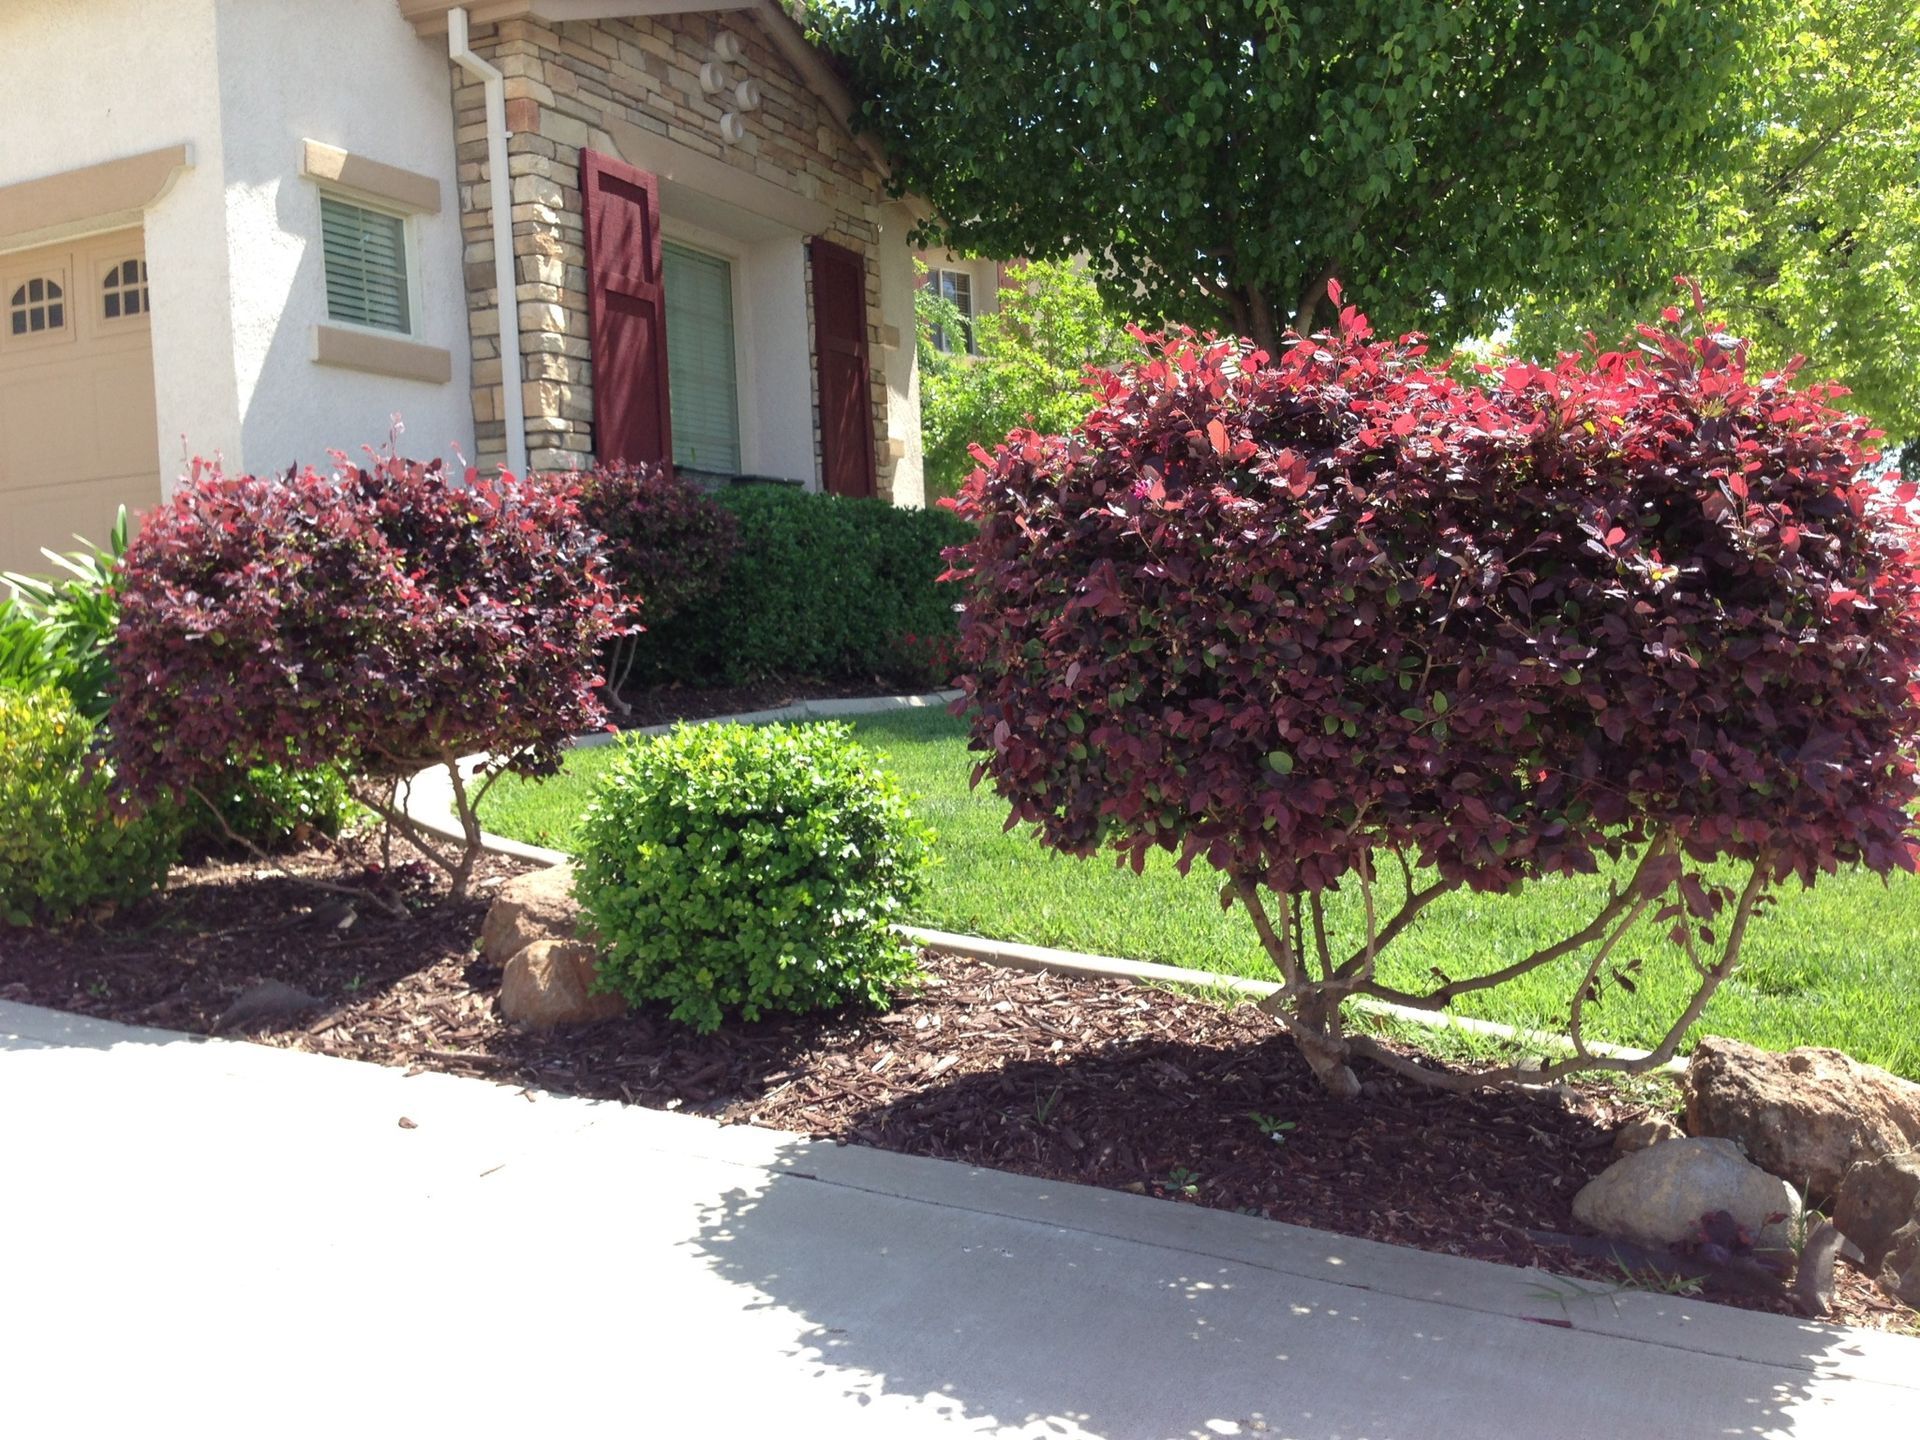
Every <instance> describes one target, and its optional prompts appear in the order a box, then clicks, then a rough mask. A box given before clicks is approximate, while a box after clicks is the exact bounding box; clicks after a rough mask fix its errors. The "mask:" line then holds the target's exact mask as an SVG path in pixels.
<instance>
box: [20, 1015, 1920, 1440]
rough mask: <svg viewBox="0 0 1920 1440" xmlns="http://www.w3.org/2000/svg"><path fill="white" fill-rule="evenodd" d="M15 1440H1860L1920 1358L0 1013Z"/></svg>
mask: <svg viewBox="0 0 1920 1440" xmlns="http://www.w3.org/2000/svg"><path fill="white" fill-rule="evenodd" d="M0 1236H4V1240H3V1241H0V1243H3V1244H4V1246H5V1252H4V1255H5V1259H4V1268H3V1269H0V1277H3V1283H0V1423H4V1427H5V1429H6V1432H7V1433H8V1434H17V1435H21V1436H29V1435H31V1436H55V1435H58V1436H67V1435H75V1436H78V1435H85V1436H92V1435H134V1434H172V1433H191V1434H195V1435H208V1436H227V1435H233V1436H247V1437H250V1440H251V1437H255V1436H259V1435H273V1436H303V1435H322V1434H325V1435H330V1436H332V1435H341V1434H354V1435H368V1436H386V1435H412V1436H440V1435H463V1436H466V1435H473V1436H494V1435H500V1436H506V1435H514V1436H523V1435H527V1434H533V1433H543V1434H553V1435H569V1434H571V1435H593V1436H603V1435H607V1436H611V1435H623V1436H634V1437H636V1440H641V1437H644V1440H681V1437H705V1436H714V1437H736V1436H737V1437H748V1436H751V1437H760V1436H778V1437H781V1440H789V1437H814V1436H819V1437H832V1440H917V1437H921V1436H950V1435H979V1436H1019V1437H1042V1436H1047V1437H1062V1440H1076V1437H1089V1436H1098V1437H1103V1440H1163V1437H1193V1440H1200V1437H1212V1436H1233V1435H1239V1436H1251V1435H1258V1436H1272V1437H1298V1440H1336V1437H1338V1440H1355V1437H1373V1440H1388V1437H1405V1440H1499V1437H1507V1436H1512V1437H1526V1440H1575V1437H1588V1436H1592V1437H1607V1440H1634V1437H1648V1440H1691V1437H1702V1440H1704V1437H1709V1436H1734V1435H1739V1436H1796V1437H1825V1436H1835V1437H1842V1436H1844V1437H1849V1440H1859V1437H1876V1436H1881V1435H1887V1436H1891V1435H1896V1434H1904V1433H1909V1432H1910V1429H1911V1426H1912V1422H1913V1417H1914V1416H1915V1415H1916V1414H1920V1341H1915V1340H1907V1339H1901V1338H1897V1337H1888V1336H1882V1335H1873V1334H1865V1333H1860V1332H1852V1331H1846V1330H1841V1329H1836V1328H1833V1327H1828V1326H1820V1325H1811V1324H1803V1323H1800V1322H1796V1321H1792V1320H1785V1319H1780V1318H1776V1317H1771V1316H1761V1315H1754V1314H1749V1313H1746V1312H1742V1311H1736V1310H1729V1309H1725V1308H1722V1307H1719V1306H1714V1305H1707V1304H1702V1303H1699V1302H1696V1301H1688V1300H1676V1299H1671V1298H1668V1297H1664V1296H1655V1295H1646V1294H1638V1293H1609V1292H1606V1291H1603V1290H1599V1289H1597V1288H1595V1287H1583V1286H1579V1285H1575V1284H1573V1283H1572V1282H1568V1281H1565V1280H1560V1279H1557V1278H1553V1277H1548V1276H1543V1275H1539V1274H1535V1273H1532V1272H1527V1271H1520V1270H1513V1269H1508V1268H1505V1267H1501V1266H1496V1265H1488V1264H1482V1263H1480V1262H1477V1261H1468V1260H1457V1259H1452V1258H1449V1257H1445V1256H1437V1255H1427V1254H1423V1253H1420V1252H1417V1251H1409V1250H1400V1249H1396V1248H1392V1247H1387V1246H1381V1245H1374V1244H1370V1243H1368V1242H1365V1241H1358V1240H1348V1239H1343V1238H1341V1237H1338V1236H1332V1235H1326V1234H1320V1233H1317V1232H1314V1231H1310V1230H1302V1229H1298V1228H1296V1227H1293V1226H1288V1225H1278V1224H1273V1223H1270V1222H1267V1221H1262V1220H1256V1219H1250V1218H1247V1217H1243V1216H1238V1215H1230V1214H1224V1213H1220V1212H1217V1211H1208V1210H1201V1209H1198V1208H1196V1207H1193V1206H1186V1205H1177V1204H1173V1203H1170V1202H1166V1201H1159V1200H1150V1199H1145V1198H1141V1197H1136V1196H1131V1195H1122V1194H1114V1193H1111V1192H1107V1191H1100V1190H1090V1189H1084V1188H1081V1187H1078V1186H1073V1185H1057V1184H1048V1183H1044V1182H1041V1181H1035V1180H1028V1179H1022V1178H1020V1177H1017V1176H1010V1175H1003V1174H998V1173H995V1172H991V1171H981V1170H974V1169H969V1168H967V1167H964V1166H960V1165H955V1164H950V1163H946V1162H941V1161H933V1160H919V1159H912V1158H908V1157H904V1156H898V1155H889V1154H883V1153H880V1152H877V1151H871V1150H862V1149H857V1148H840V1147H836V1146H833V1145H830V1144H816V1143H812V1142H809V1141H806V1140H804V1139H800V1138H798V1137H795V1136H791V1135H785V1134H780V1133H777V1132H774V1131H767V1130H757V1129H750V1128H745V1127H739V1128H731V1129H729V1128H722V1127H720V1126H718V1125H716V1124H714V1123H713V1122H711V1121H708V1120H705V1119H700V1118H696V1117H690V1116H685V1115H673V1114H665V1113H661V1112H655V1111H647V1110H640V1109H634V1108H629V1107H624V1106H619V1105H604V1104H593V1103H589V1102H585V1101H579V1100H569V1099H561V1098H557V1097H553V1096H548V1095H539V1094H528V1093H525V1092H519V1091H515V1090H512V1089H508V1088H505V1087H501V1086H496V1085H492V1084H489V1083H487V1082H484V1081H476V1080H461V1079H454V1078H451V1077H448V1076H443V1075H435V1074H420V1075H414V1076H411V1077H409V1076H407V1075H405V1074H404V1073H402V1072H401V1071H398V1070H390V1069H382V1068H380V1067H377V1066H371V1065H361V1064H356V1063H353V1062H350V1061H342V1060H333V1059H327V1058H324V1057H319V1056H313V1055H306V1054H300V1053H295V1052H289V1051H283V1050H274V1049H269V1048H266V1047H264V1046H257V1045H250V1044H244V1043H235V1042H226V1041H218V1040H213V1041H208V1040H197V1039H191V1038H189V1037H186V1036H182V1035H176V1034H170V1033H167V1032H163V1031H152V1030H133V1029H129V1028H126V1027H124V1026H117V1025H108V1024H103V1023H100V1022H95V1021H88V1020H82V1019H77V1018H75V1017H71V1016H66V1015H61V1014H57V1013H55V1012H52V1011H47V1010H39V1009H34V1008H31V1007H28V1006H22V1005H10V1004H0Z"/></svg>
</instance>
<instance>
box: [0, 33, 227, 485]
mask: <svg viewBox="0 0 1920 1440" xmlns="http://www.w3.org/2000/svg"><path fill="white" fill-rule="evenodd" d="M216 46H217V38H216V28H215V17H214V0H168V4H167V5H166V7H165V16H164V23H162V20H161V17H160V16H159V13H158V11H157V9H156V7H155V6H154V5H153V4H152V3H151V0H85V3H81V0H6V3H4V4H0V57H4V60H0V76H3V77H4V82H5V83H4V84H0V185H11V184H14V183H16V182H19V181H24V180H36V179H40V178H42V177H45V176H49V175H55V174H58V173H60V172H62V171H67V170H75V169H79V168H81V167H83V166H87V165H97V164H100V163H102V162H105V161H109V160H118V159H121V158H124V157H126V156H130V155H137V154H141V153H143V152H146V151H150V150H156V149H159V148H161V147H163V146H167V145H175V144H181V143H185V144H187V145H188V146H190V147H191V151H192V157H193V165H192V167H191V168H190V169H188V170H187V171H186V172H185V173H184V174H182V175H181V176H180V177H179V179H178V180H177V181H175V183H174V184H173V186H172V187H171V188H170V189H169V190H168V191H167V192H166V194H165V195H164V196H162V197H161V199H160V200H159V202H158V203H156V204H155V205H154V206H153V207H152V208H151V209H149V210H148V211H147V212H146V215H145V230H146V253H147V270H148V276H149V294H150V296H151V298H152V302H153V323H152V331H153V363H154V391H155V402H156V403H155V408H156V413H157V416H158V421H157V424H158V431H159V434H158V436H157V441H158V446H159V455H160V464H161V474H162V476H163V477H165V478H166V479H168V480H171V479H172V477H173V476H174V474H175V473H176V472H177V470H178V468H179V462H180V459H181V451H182V444H183V440H182V437H183V436H184V437H185V441H184V443H185V444H186V445H187V446H189V447H191V448H192V449H194V450H197V451H200V452H201V453H204V454H212V453H214V452H216V451H222V452H225V453H226V454H227V455H228V456H229V457H230V458H231V457H235V456H238V455H239V454H240V450H241V445H240V439H241V437H240V424H239V404H238V400H237V386H236V382H235V376H234V363H233V353H232V344H231V339H230V334H229V330H228V326H227V323H226V316H227V313H228V304H229V289H228V256H227V248H226V237H225V233H224V231H225V223H224V215H223V208H222V179H221V176H222V163H223V154H222V148H221V134H220V105H219V96H218V93H217V91H216V89H215V87H214V86H213V84H212V83H211V77H212V75H213V73H214V65H215V55H216ZM138 223H140V218H139V217H138V216H124V215H123V216H115V217H111V218H103V219H102V220H101V221H100V222H99V223H83V224H79V225H73V226H68V227H66V228H65V230H64V231H63V232H56V233H52V234H46V233H42V234H41V235H39V236H37V237H35V238H32V239H31V240H30V242H29V243H32V244H41V243H46V242H48V241H52V240H56V239H64V238H67V236H68V235H74V234H82V233H86V232H89V231H92V230H111V229H118V228H121V227H123V226H126V225H128V224H138ZM13 243H14V242H12V241H9V242H8V245H9V247H10V248H11V246H12V244H13Z"/></svg>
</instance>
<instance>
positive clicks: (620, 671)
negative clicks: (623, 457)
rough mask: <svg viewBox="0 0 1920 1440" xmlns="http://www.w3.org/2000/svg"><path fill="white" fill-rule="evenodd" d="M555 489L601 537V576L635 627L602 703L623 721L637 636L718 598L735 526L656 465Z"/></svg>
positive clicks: (604, 468) (736, 537) (575, 479)
mask: <svg viewBox="0 0 1920 1440" xmlns="http://www.w3.org/2000/svg"><path fill="white" fill-rule="evenodd" d="M558 483H560V484H561V485H563V486H567V487H571V488H574V489H577V491H578V493H579V497H580V514H581V517H582V518H583V519H585V520H586V522H587V523H588V524H589V525H591V526H593V528H594V529H596V530H598V531H599V532H600V534H601V535H602V536H603V537H605V551H606V560H607V577H608V579H609V580H611V581H612V583H613V585H614V587H615V589H617V590H618V591H619V592H620V594H621V596H622V597H623V598H624V599H625V600H626V601H627V603H628V606H629V609H630V616H631V618H632V619H633V620H634V622H635V623H634V624H633V625H632V627H631V628H630V630H629V631H628V633H627V634H626V635H624V636H623V637H622V638H621V640H620V641H619V643H618V644H617V645H616V646H615V648H614V651H613V654H612V657H611V662H612V663H611V664H610V666H609V671H610V674H611V676H612V682H613V683H612V684H611V686H610V687H609V693H608V700H609V702H610V703H611V704H613V705H614V706H615V707H617V708H619V709H620V711H621V713H623V714H624V713H626V708H625V704H624V702H623V701H622V700H621V698H620V693H619V692H620V689H621V687H622V686H623V685H624V684H625V682H626V678H627V675H628V674H629V672H630V671H631V670H632V668H633V662H634V658H635V654H636V649H635V645H636V639H637V636H638V635H639V633H640V632H641V631H642V630H645V629H646V628H647V627H648V626H651V625H659V624H664V623H665V622H666V621H668V620H671V619H672V618H673V617H674V616H675V615H678V614H679V613H680V612H681V611H682V610H685V609H688V608H689V607H692V606H697V605H699V604H702V603H704V602H705V601H708V600H711V599H712V598H713V597H714V596H716V595H718V594H719V593H720V590H721V587H722V586H723V585H725V584H726V580H727V572H728V571H729V569H731V567H732V565H733V559H734V555H735V552H736V551H737V550H738V549H739V546H740V523H739V521H738V520H737V519H736V518H735V516H734V513H733V512H732V511H731V510H729V509H727V507H726V506H724V505H722V504H721V503H720V502H719V501H718V500H715V499H714V498H713V497H712V496H711V495H709V494H707V492H706V491H704V490H702V489H701V488H700V487H699V486H698V485H696V484H694V482H693V481H691V480H688V479H686V478H685V477H684V476H682V475H680V474H678V473H677V472H675V471H674V470H673V469H672V468H671V467H668V466H664V465H624V464H621V465H601V466H596V467H595V468H593V469H592V470H588V471H585V472H582V473H579V474H572V475H564V476H561V477H559V480H558Z"/></svg>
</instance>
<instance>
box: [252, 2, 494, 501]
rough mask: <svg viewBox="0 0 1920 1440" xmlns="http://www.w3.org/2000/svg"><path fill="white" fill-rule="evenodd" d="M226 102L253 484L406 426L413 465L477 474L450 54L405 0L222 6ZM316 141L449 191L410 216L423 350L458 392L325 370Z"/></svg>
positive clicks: (381, 438)
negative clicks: (319, 332) (306, 167)
mask: <svg viewBox="0 0 1920 1440" xmlns="http://www.w3.org/2000/svg"><path fill="white" fill-rule="evenodd" d="M217 14H218V44H219V56H220V69H219V75H220V81H219V100H220V112H221V117H222V132H223V135H224V137H225V144H224V167H225V172H226V173H225V179H226V189H225V197H224V199H225V209H226V228H227V250H228V257H229V268H230V273H231V275H232V277H233V281H232V317H233V320H232V329H231V349H232V355H233V360H232V364H233V369H234V375H235V385H236V389H237V393H238V397H239V406H240V409H241V411H242V413H243V414H244V415H245V417H246V418H245V424H244V431H243V438H242V448H243V450H244V453H245V455H246V461H247V464H248V465H249V466H250V467H252V468H255V469H262V468H269V469H281V468H285V467H286V466H287V465H289V464H292V463H293V462H295V461H301V462H312V463H315V464H320V465H324V464H325V463H326V451H327V450H328V449H330V448H338V449H344V450H347V451H349V452H357V451H358V449H359V447H361V446H362V445H379V444H382V443H384V442H385V441H386V439H387V435H388V431H389V428H390V427H391V425H392V423H393V418H394V417H395V416H396V415H397V416H399V417H400V419H401V421H402V422H403V423H404V425H405V428H406V434H405V437H404V439H403V440H402V441H401V449H402V450H403V452H404V453H406V454H409V455H412V456H415V457H417V458H427V457H430V456H435V455H438V456H444V457H449V458H450V457H451V455H452V452H453V451H454V449H455V448H456V447H457V448H458V449H459V451H460V452H461V453H463V454H465V456H466V457H467V458H468V459H469V460H471V459H472V458H473V456H474V447H473V413H472V409H471V406H470V404H469V401H468V388H469V383H470V380H469V363H468V354H469V351H468V344H467V317H466V297H465V285H464V282H463V278H462V272H461V240H460V217H459V203H458V196H457V194H456V193H455V189H454V183H453V119H452V110H451V104H450V98H449V97H450V82H449V78H448V74H447V59H446V41H445V40H444V38H443V39H439V40H432V39H423V38H421V37H419V36H417V35H415V34H414V31H413V27H412V26H411V25H409V24H407V23H406V21H405V20H404V19H403V18H402V17H401V15H400V12H399V9H398V7H396V6H395V5H394V3H393V0H325V3H323V4H316V3H314V0H217ZM305 140H318V141H321V142H323V143H325V144H328V145H333V146H336V147H338V148H340V149H342V150H346V151H348V152H350V153H352V154H355V155H363V156H365V157H367V158H368V159H371V160H375V161H379V162H380V163H382V164H386V165H394V166H398V167H400V168H401V169H404V170H410V171H414V172H417V173H420V174H425V175H431V176H433V177H434V178H436V179H438V180H439V181H440V185H441V197H440V211H439V213H438V214H422V215H416V216H415V217H413V218H412V219H411V220H410V221H409V224H410V225H411V227H412V230H413V246H414V250H413V258H414V260H415V263H416V269H417V273H418V282H419V283H418V286H417V291H416V293H417V296H418V301H419V313H418V314H417V316H416V317H415V320H414V327H415V332H416V333H415V335H414V337H413V338H414V339H416V340H418V341H420V342H421V343H423V344H426V345H431V346H436V347H439V348H442V349H445V350H447V351H448V352H450V354H451V355H452V359H453V377H452V379H451V380H449V381H447V382H445V383H434V382H429V381H421V380H409V379H401V378H398V377H395V376H390V375H375V374H365V373H361V372H358V371H354V370H348V369H342V368H339V367H335V366H329V365H320V364H316V363H315V362H314V360H313V358H312V356H313V340H312V332H313V327H314V325H315V324H317V323H320V322H324V321H326V319H327V311H326V283H325V275H324V270H323V265H322V259H321V250H320V238H319V237H320V189H319V187H318V186H317V185H316V184H315V183H314V182H313V181H312V180H310V179H307V178H305V177H303V176H302V175H301V174H300V158H301V153H302V142H303V141H305Z"/></svg>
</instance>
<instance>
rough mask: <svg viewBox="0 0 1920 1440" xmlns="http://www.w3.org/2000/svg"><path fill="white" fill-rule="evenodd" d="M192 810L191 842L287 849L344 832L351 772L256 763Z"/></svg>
mask: <svg viewBox="0 0 1920 1440" xmlns="http://www.w3.org/2000/svg"><path fill="white" fill-rule="evenodd" d="M206 799H207V800H211V801H212V802H213V804H214V805H216V806H218V807H219V812H220V813H219V814H218V816H216V815H214V813H213V812H212V809H211V808H210V807H209V806H208V804H207V803H206V800H199V799H196V800H195V801H194V803H193V804H192V806H191V807H189V812H188V826H189V834H188V841H189V843H193V844H201V845H207V846H211V847H213V848H215V849H224V848H225V847H227V846H229V845H231V844H233V843H234V841H235V838H236V837H238V839H239V840H240V841H241V842H244V843H246V844H251V845H257V846H259V847H261V848H262V849H265V850H277V849H283V848H285V847H287V846H290V845H297V844H301V843H304V842H306V841H309V840H313V839H316V838H321V837H325V838H329V839H330V838H332V837H333V836H335V835H338V834H339V833H340V828H341V826H343V825H345V824H346V822H347V814H348V812H349V810H350V809H351V807H352V796H351V795H350V794H349V793H348V790H347V773H346V771H345V770H344V769H342V768H341V767H340V766H339V765H322V766H319V767H318V768H317V769H311V770H309V769H303V768H301V767H299V766H297V765H292V764H288V765H255V766H253V767H252V768H251V769H246V770H239V769H236V770H234V771H232V772H231V774H230V775H229V776H228V778H227V780H226V781H225V783H223V784H220V785H216V786H214V787H213V788H212V789H211V790H210V791H209V792H208V794H207V797H206Z"/></svg>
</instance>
